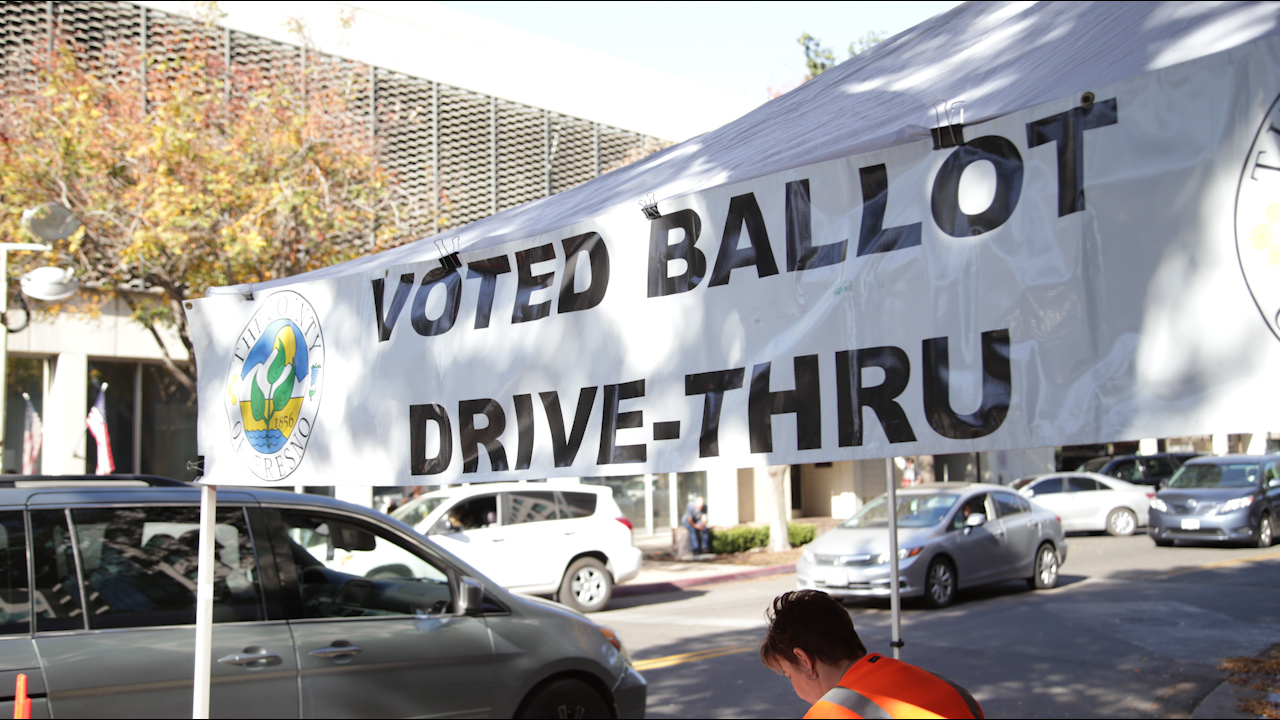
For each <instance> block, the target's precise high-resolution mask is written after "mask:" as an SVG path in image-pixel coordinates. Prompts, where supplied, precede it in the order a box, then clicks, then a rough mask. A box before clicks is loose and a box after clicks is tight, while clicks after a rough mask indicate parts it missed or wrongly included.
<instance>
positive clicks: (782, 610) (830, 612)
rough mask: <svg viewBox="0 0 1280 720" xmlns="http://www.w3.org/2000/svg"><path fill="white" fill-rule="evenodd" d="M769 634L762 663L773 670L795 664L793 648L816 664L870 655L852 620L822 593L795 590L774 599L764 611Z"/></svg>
mask: <svg viewBox="0 0 1280 720" xmlns="http://www.w3.org/2000/svg"><path fill="white" fill-rule="evenodd" d="M765 618H766V619H768V621H769V631H768V633H767V634H765V637H764V641H763V642H762V643H760V660H761V661H762V662H763V663H764V664H765V665H767V666H769V667H771V668H775V669H776V668H778V667H779V665H778V663H779V661H781V660H786V661H787V662H789V663H792V664H794V663H795V653H794V652H792V651H793V649H794V648H800V649H801V650H804V651H805V652H806V653H809V656H810V657H812V658H813V659H814V660H817V661H819V662H823V663H826V664H828V665H839V664H840V663H842V662H848V661H850V660H859V659H861V658H862V656H863V655H866V654H867V646H866V645H863V644H862V639H861V638H859V637H858V631H856V630H854V629H853V619H852V618H850V617H849V612H848V611H847V610H845V609H844V606H843V605H841V604H840V603H839V602H838V601H837V600H836V599H835V598H832V597H831V596H830V595H828V594H826V593H824V592H822V591H820V590H793V591H791V592H788V593H783V594H781V595H779V596H778V597H776V598H774V599H773V607H771V608H769V609H768V610H766V611H765Z"/></svg>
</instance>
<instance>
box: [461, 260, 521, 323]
mask: <svg viewBox="0 0 1280 720" xmlns="http://www.w3.org/2000/svg"><path fill="white" fill-rule="evenodd" d="M509 272H511V261H510V260H508V259H507V256H506V255H499V256H497V257H491V258H485V259H484V260H475V261H472V262H469V263H467V279H468V280H475V279H476V278H480V294H479V296H478V297H477V298H476V329H477V330H483V329H484V328H487V327H489V318H490V316H491V315H492V314H493V296H494V294H495V293H496V292H497V290H498V276H499V275H503V274H505V273H509Z"/></svg>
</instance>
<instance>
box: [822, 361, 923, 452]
mask: <svg viewBox="0 0 1280 720" xmlns="http://www.w3.org/2000/svg"><path fill="white" fill-rule="evenodd" d="M851 354H852V356H853V357H852V362H850V359H851V358H850V355H851ZM873 365H874V366H875V367H878V368H881V369H883V370H884V382H883V383H881V384H879V385H877V386H875V387H870V388H864V387H862V369H863V368H867V367H871V366H873ZM910 379H911V361H910V360H908V359H907V353H906V352H905V351H904V350H903V349H902V348H898V347H893V346H886V347H875V348H865V349H862V350H854V351H852V353H850V351H848V350H841V351H840V352H838V353H836V407H837V417H838V418H839V421H840V425H839V434H840V447H851V446H852V447H857V446H859V445H862V408H864V407H869V408H871V409H872V410H874V411H875V413H876V417H877V418H879V419H880V425H881V427H883V428H884V434H885V436H886V437H888V438H889V442H891V443H900V442H911V441H912V440H915V439H916V434H915V433H914V432H912V431H911V423H910V422H908V421H907V413H906V412H905V411H904V410H903V409H902V406H901V405H899V404H898V403H897V402H895V401H894V398H896V397H898V396H899V395H901V394H902V391H903V390H906V389H907V381H908V380H910Z"/></svg>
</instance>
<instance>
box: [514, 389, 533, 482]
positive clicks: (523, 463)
mask: <svg viewBox="0 0 1280 720" xmlns="http://www.w3.org/2000/svg"><path fill="white" fill-rule="evenodd" d="M511 399H512V400H514V401H515V403H516V433H517V435H516V436H517V438H518V439H519V444H518V445H517V446H516V470H528V469H529V463H530V462H531V461H532V460H533V396H531V395H516V396H515V397H513V398H511Z"/></svg>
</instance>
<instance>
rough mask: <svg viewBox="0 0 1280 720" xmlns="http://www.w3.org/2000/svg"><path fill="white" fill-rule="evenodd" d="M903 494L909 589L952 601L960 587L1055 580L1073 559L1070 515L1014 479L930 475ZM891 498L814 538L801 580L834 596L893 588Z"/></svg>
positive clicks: (904, 571) (1043, 584)
mask: <svg viewBox="0 0 1280 720" xmlns="http://www.w3.org/2000/svg"><path fill="white" fill-rule="evenodd" d="M897 499H898V508H897V522H898V548H899V550H898V568H899V573H900V574H899V581H900V584H901V593H902V596H903V597H923V598H924V600H925V603H926V604H927V605H929V606H930V607H945V606H947V605H950V604H951V603H952V601H954V600H955V596H956V591H957V590H960V589H963V588H968V587H972V586H975V585H981V584H984V583H992V582H999V581H1002V580H1009V579H1015V578H1021V579H1026V581H1027V583H1028V584H1029V585H1030V586H1031V587H1032V588H1036V589H1043V588H1051V587H1053V586H1054V585H1056V584H1057V582H1058V569H1059V568H1060V567H1061V565H1062V563H1064V562H1066V559H1067V542H1066V539H1065V538H1064V537H1063V534H1062V524H1061V522H1059V520H1058V518H1057V517H1056V516H1055V515H1054V514H1053V513H1052V512H1049V511H1048V510H1046V509H1044V508H1041V507H1038V506H1036V505H1033V504H1032V503H1030V502H1028V501H1027V499H1026V498H1024V497H1022V496H1020V495H1018V494H1017V493H1015V492H1012V491H1011V490H1010V489H1009V488H1007V487H1003V486H1000V485H986V484H981V483H926V484H924V485H917V486H915V487H913V488H908V489H904V490H901V491H899V492H898V493H897ZM888 505H889V503H888V496H887V495H881V496H880V497H878V498H875V499H874V500H872V501H870V502H868V503H867V504H866V505H864V506H863V508H862V509H861V510H859V511H858V512H857V514H855V515H854V516H853V517H851V518H849V519H848V520H846V521H845V522H844V523H843V524H842V525H840V526H839V527H837V528H836V529H834V530H832V531H831V532H829V533H827V534H825V535H823V536H822V537H820V538H818V539H817V540H815V541H813V542H812V543H810V544H809V546H808V547H807V548H806V549H805V552H804V554H803V555H802V556H801V558H800V561H799V562H797V563H796V583H797V585H798V586H799V587H800V588H813V589H817V590H822V591H824V592H826V593H828V594H829V595H833V596H836V597H888V595H889V560H890V558H889V533H888V526H889V515H888Z"/></svg>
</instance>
